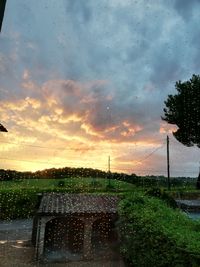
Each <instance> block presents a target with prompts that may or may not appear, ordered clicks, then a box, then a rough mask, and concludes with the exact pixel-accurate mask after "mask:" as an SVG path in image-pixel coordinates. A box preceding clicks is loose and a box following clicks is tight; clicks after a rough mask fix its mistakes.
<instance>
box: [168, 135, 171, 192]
mask: <svg viewBox="0 0 200 267" xmlns="http://www.w3.org/2000/svg"><path fill="white" fill-rule="evenodd" d="M167 188H168V190H170V189H171V185H170V166H169V136H168V135H167Z"/></svg>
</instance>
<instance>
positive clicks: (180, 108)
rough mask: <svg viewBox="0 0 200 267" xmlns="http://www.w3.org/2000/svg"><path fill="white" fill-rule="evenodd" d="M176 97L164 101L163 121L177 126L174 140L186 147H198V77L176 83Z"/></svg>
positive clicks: (199, 123) (199, 133)
mask: <svg viewBox="0 0 200 267" xmlns="http://www.w3.org/2000/svg"><path fill="white" fill-rule="evenodd" d="M175 88H176V90H177V94H176V95H169V96H168V99H167V101H165V106H166V107H165V108H164V117H162V119H163V120H165V121H167V122H168V123H170V124H175V125H177V126H178V130H177V131H176V132H174V133H173V134H174V136H175V138H176V139H177V140H178V141H179V142H181V143H182V144H184V145H186V146H193V145H195V144H196V145H197V146H198V147H200V76H199V75H193V76H192V78H191V79H190V80H189V81H186V82H181V81H179V82H176V85H175Z"/></svg>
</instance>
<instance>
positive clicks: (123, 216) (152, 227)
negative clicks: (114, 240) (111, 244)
mask: <svg viewBox="0 0 200 267" xmlns="http://www.w3.org/2000/svg"><path fill="white" fill-rule="evenodd" d="M119 214H120V222H119V225H120V232H121V239H122V244H121V245H122V253H123V255H124V257H125V259H126V260H127V262H128V263H129V265H130V266H141V267H143V266H144V267H147V266H148V267H156V266H162V267H164V266H170V267H175V266H176V267H178V266H179V267H181V266H182V267H186V266H187V267H189V266H191V267H192V266H200V222H199V221H192V220H191V219H189V218H188V217H187V216H186V215H184V214H183V213H182V212H181V211H179V210H178V209H176V210H174V209H172V208H170V207H169V206H167V205H166V203H164V202H163V201H161V200H159V199H156V198H154V197H150V196H144V195H143V194H141V193H136V192H134V193H133V194H131V195H128V196H126V197H125V198H124V199H123V200H122V201H121V203H120V207H119Z"/></svg>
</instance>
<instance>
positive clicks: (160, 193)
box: [145, 188, 178, 208]
mask: <svg viewBox="0 0 200 267" xmlns="http://www.w3.org/2000/svg"><path fill="white" fill-rule="evenodd" d="M145 195H148V196H152V197H156V198H159V199H161V200H163V201H164V202H165V203H166V204H167V205H168V206H170V207H172V208H178V206H177V204H176V201H175V200H174V198H173V197H171V196H170V195H169V194H167V193H166V192H165V191H164V190H162V189H160V188H151V189H148V190H147V191H146V192H145Z"/></svg>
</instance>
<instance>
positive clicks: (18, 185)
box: [0, 177, 135, 192]
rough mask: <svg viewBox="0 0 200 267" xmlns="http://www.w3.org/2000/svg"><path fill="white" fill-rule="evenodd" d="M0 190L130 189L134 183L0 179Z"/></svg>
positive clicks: (81, 190)
mask: <svg viewBox="0 0 200 267" xmlns="http://www.w3.org/2000/svg"><path fill="white" fill-rule="evenodd" d="M0 184H1V187H0V192H1V191H7V190H8V191H10V190H14V191H18V190H21V189H28V190H29V189H32V190H36V191H38V190H39V191H40V190H41V191H46V190H47V191H49V190H50V191H53V190H56V191H57V190H59V191H69V192H71V191H75V192H77V191H80V192H88V191H89V192H90V191H91V192H92V191H109V190H111V191H131V190H133V189H134V188H135V185H133V184H130V183H126V182H123V181H117V180H113V179H110V181H109V180H108V179H102V178H95V179H94V178H85V177H79V178H63V179H23V180H14V181H1V182H0Z"/></svg>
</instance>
